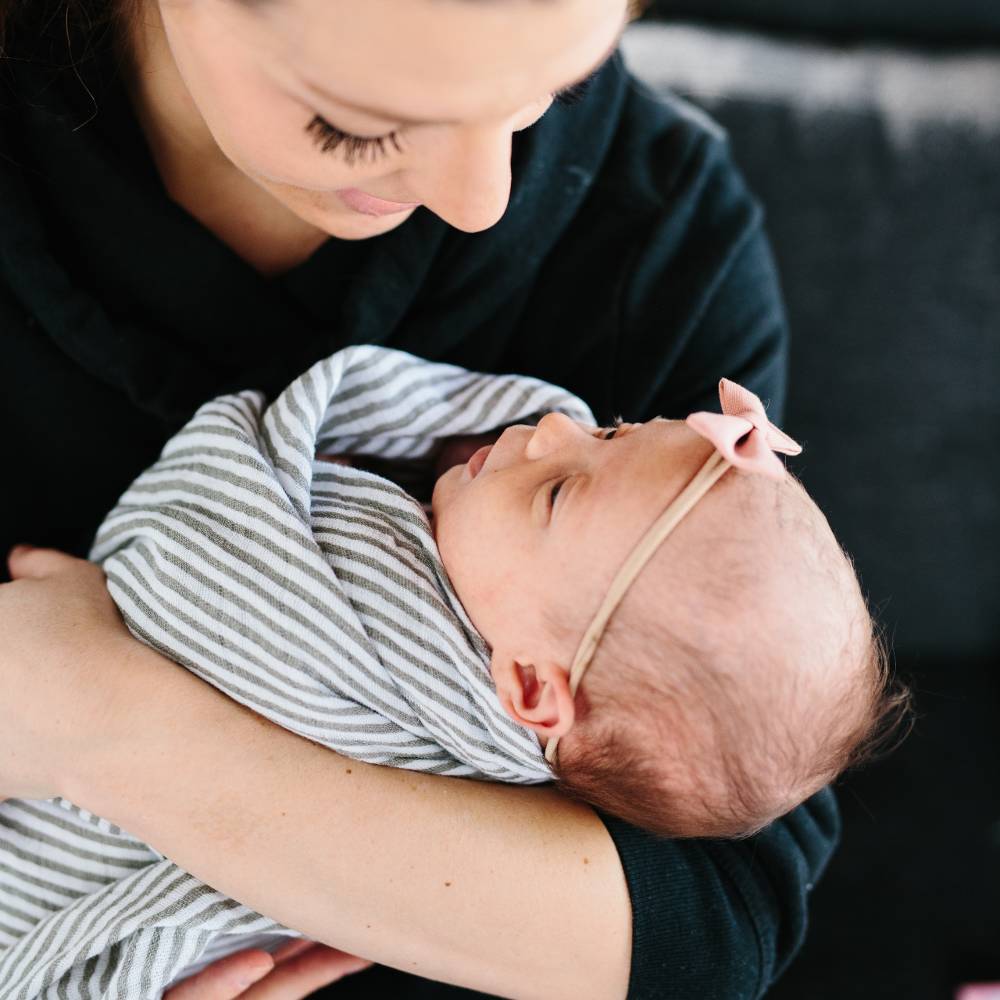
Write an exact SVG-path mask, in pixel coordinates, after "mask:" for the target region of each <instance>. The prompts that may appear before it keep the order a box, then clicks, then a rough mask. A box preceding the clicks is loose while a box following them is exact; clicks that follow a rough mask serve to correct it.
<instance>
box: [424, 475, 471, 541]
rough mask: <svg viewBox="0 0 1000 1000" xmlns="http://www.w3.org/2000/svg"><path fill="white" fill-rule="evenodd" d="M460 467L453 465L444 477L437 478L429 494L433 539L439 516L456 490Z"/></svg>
mask: <svg viewBox="0 0 1000 1000" xmlns="http://www.w3.org/2000/svg"><path fill="white" fill-rule="evenodd" d="M462 468H463V467H462V466H461V465H453V466H452V467H451V468H450V469H449V470H448V471H447V472H446V473H444V475H442V476H438V480H437V482H436V483H435V484H434V492H433V493H431V514H430V518H431V528H432V529H433V531H434V537H435V538H437V529H438V525H439V524H440V520H441V515H442V513H443V512H444V511H445V510H446V509H447V507H448V505H449V504H450V503H451V501H452V499H453V498H454V496H455V493H456V492H457V490H458V480H459V477H460V476H461V475H462Z"/></svg>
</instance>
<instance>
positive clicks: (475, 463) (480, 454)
mask: <svg viewBox="0 0 1000 1000" xmlns="http://www.w3.org/2000/svg"><path fill="white" fill-rule="evenodd" d="M492 450H493V445H491V444H488V445H485V446H484V447H482V448H480V449H479V451H476V452H473V454H472V457H471V458H470V459H469V461H468V462H466V463H465V467H466V469H467V470H468V472H469V479H475V478H476V476H478V475H479V473H480V471H481V470H482V467H483V466H484V465H485V464H486V458H487V456H488V455H489V453H490V452H491V451H492Z"/></svg>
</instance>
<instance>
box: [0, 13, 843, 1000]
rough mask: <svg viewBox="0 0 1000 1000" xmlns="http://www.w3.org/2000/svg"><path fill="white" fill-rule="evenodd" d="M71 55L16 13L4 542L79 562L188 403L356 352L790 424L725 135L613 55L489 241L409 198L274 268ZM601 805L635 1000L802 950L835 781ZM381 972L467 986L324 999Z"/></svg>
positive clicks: (0, 146)
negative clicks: (341, 351) (240, 245)
mask: <svg viewBox="0 0 1000 1000" xmlns="http://www.w3.org/2000/svg"><path fill="white" fill-rule="evenodd" d="M60 27H61V25H60ZM71 37H72V36H71ZM61 45H64V38H63V36H62V35H60V34H59V33H58V32H56V33H55V34H54V35H52V41H51V42H50V40H49V36H48V35H46V34H45V33H44V32H42V31H40V30H38V29H30V30H29V28H28V27H27V26H26V25H24V26H22V27H21V30H20V34H19V37H18V36H17V35H15V37H14V38H12V39H11V44H10V47H9V51H10V52H11V53H12V54H13V56H14V58H10V59H7V60H6V61H5V65H4V66H3V68H2V76H3V83H2V85H0V94H2V96H0V331H2V337H0V363H2V364H3V370H4V372H5V379H4V392H3V393H2V395H0V421H2V426H3V429H4V432H5V433H4V439H5V443H6V449H5V451H6V454H5V469H6V475H5V477H4V479H5V488H4V490H3V491H2V494H0V550H2V551H3V552H6V550H7V549H8V548H9V547H10V545H12V544H13V543H15V542H19V541H24V542H30V543H32V544H36V545H51V546H55V547H59V548H63V549H66V550H69V551H72V552H75V553H77V554H81V555H82V554H84V553H85V552H86V551H87V548H88V545H89V542H90V539H91V536H92V534H93V532H94V530H95V529H96V528H97V526H98V524H99V523H100V521H101V520H102V518H103V516H104V514H105V513H106V512H107V511H108V510H109V509H110V508H111V506H112V505H113V504H114V501H115V500H116V499H117V497H118V495H119V494H120V493H121V491H122V490H123V489H124V488H125V487H126V486H127V485H128V484H129V483H130V482H131V480H132V479H133V478H134V477H135V476H136V475H137V474H138V473H139V472H140V471H141V470H142V469H143V468H145V467H146V466H147V465H149V464H150V463H151V462H152V461H153V460H154V459H155V457H156V456H157V454H158V452H159V449H160V448H161V447H162V445H163V444H164V442H165V441H166V440H167V438H168V437H170V435H171V434H173V433H174V432H175V431H176V430H177V429H179V427H180V426H181V425H182V424H183V422H184V421H185V420H186V419H187V418H188V417H189V416H190V415H191V413H192V412H193V411H194V409H195V408H196V407H197V406H198V405H199V404H200V403H202V402H204V401H205V400H206V399H208V398H210V397H212V396H215V395H218V394H220V393H222V392H229V391H233V390H238V389H244V388H251V387H252V388H261V389H264V390H265V391H267V392H270V393H274V392H277V391H278V390H279V389H280V388H282V387H283V386H284V385H285V384H286V383H287V382H289V381H290V380H291V379H292V378H293V377H294V376H295V375H297V374H299V373H300V372H301V371H302V370H304V369H305V368H306V367H308V366H309V365H310V364H312V363H313V362H314V361H316V360H317V359H319V358H321V357H323V356H325V355H327V354H330V353H332V352H333V351H335V350H337V349H338V348H339V347H342V346H344V345H346V344H352V343H380V344H385V345H387V346H391V347H395V348H399V349H403V350H408V351H412V352H413V353H416V354H420V355H423V356H425V357H428V358H431V359H434V360H438V361H447V362H452V363H455V364H461V365H464V366H467V367H470V368H475V369H479V370H484V371H516V372H523V373H527V374H531V375H535V376H539V377H542V378H545V379H549V380H551V381H553V382H556V383H559V384H561V385H564V386H567V387H568V388H569V389H571V390H572V391H574V392H576V393H577V394H579V395H580V396H582V397H583V398H584V399H585V400H587V402H588V403H589V404H590V405H591V407H592V408H593V410H594V412H595V414H596V415H597V416H598V419H599V420H602V421H603V420H606V419H608V418H610V417H612V416H614V415H619V414H620V415H623V416H625V417H626V418H627V419H630V420H641V419H646V418H649V417H650V416H653V415H655V414H663V415H666V416H684V415H686V414H687V413H689V412H691V411H692V410H694V409H699V408H715V407H716V405H717V389H716V385H717V382H718V379H719V378H720V377H721V376H727V377H730V378H734V379H736V380H738V381H740V382H742V383H743V384H745V385H747V386H748V387H750V388H751V389H753V390H754V391H755V392H757V393H758V394H760V395H761V396H762V397H763V398H764V399H765V401H767V400H769V401H770V406H771V412H772V414H778V415H779V416H780V409H781V405H782V403H783V388H784V387H783V377H784V370H785V350H786V330H785V321H784V314H783V310H782V306H781V299H780V292H779V288H778V282H777V278H776V275H775V271H774V266H773V262H772V259H771V255H770V251H769V248H768V245H767V241H766V239H765V236H764V234H763V230H762V218H761V211H760V208H759V206H758V205H757V203H756V202H755V201H754V199H753V198H752V197H751V196H750V195H749V194H748V193H747V191H746V189H745V188H744V185H743V182H742V180H741V178H740V176H739V173H738V172H737V170H736V169H735V168H734V166H733V164H732V162H731V160H730V155H729V150H728V146H727V143H726V140H725V137H724V135H723V134H722V133H721V132H720V131H719V129H718V128H717V127H716V126H715V125H713V124H712V123H710V122H709V121H707V120H706V119H704V118H703V117H702V116H701V115H700V114H698V113H697V112H695V111H693V110H692V109H691V108H689V107H688V106H686V105H684V104H683V103H682V102H680V101H666V102H665V101H663V100H662V99H660V98H657V97H654V96H653V95H652V94H650V93H649V92H648V91H647V90H645V89H644V88H643V87H642V86H641V85H640V84H639V83H638V82H636V81H635V80H634V79H632V78H631V77H629V76H628V74H627V73H626V71H625V70H624V68H623V66H622V63H621V61H620V59H619V58H618V57H617V56H616V57H614V58H613V59H612V60H610V61H609V62H608V64H607V65H606V66H605V67H604V69H603V70H602V71H601V72H600V74H599V75H598V77H597V78H596V81H595V83H594V85H593V86H592V88H591V90H590V92H589V93H588V96H587V97H586V99H585V100H584V101H583V102H582V103H581V104H579V105H577V106H575V107H571V108H564V107H558V106H557V107H554V108H552V109H551V110H550V111H549V112H548V113H547V114H546V115H545V117H544V118H543V119H542V120H541V121H540V122H539V123H538V124H536V125H535V126H534V127H533V128H531V129H529V130H528V131H526V132H524V133H519V134H518V135H517V136H516V137H515V148H514V160H513V187H512V193H511V200H510V204H509V207H508V209H507V212H506V214H505V215H504V217H503V218H502V219H501V220H500V222H499V223H497V224H496V225H495V226H494V227H492V228H491V229H489V230H487V231H485V232H482V233H476V234H471V235H470V234H465V233H461V232H458V231H455V230H453V229H450V228H449V227H448V226H447V225H446V224H444V223H443V222H442V221H441V220H440V219H438V218H437V217H435V216H433V215H432V214H431V213H429V212H428V211H427V210H426V209H418V210H417V211H416V212H415V213H414V214H413V215H412V216H411V217H410V218H409V219H408V220H407V221H406V222H405V223H403V224H402V225H401V226H400V227H398V228H397V229H395V230H392V231H391V232H389V233H386V234H385V235H383V236H378V237H374V238H372V239H368V240H362V241H341V240H336V239H330V240H329V241H327V242H326V243H325V244H323V246H322V247H321V248H320V249H319V250H317V251H316V252H315V253H314V254H313V255H312V256H311V257H310V258H309V259H308V260H307V261H305V262H304V263H303V264H301V265H300V266H298V267H295V268H294V269H292V270H291V271H289V272H287V273H285V274H283V275H281V276H279V277H274V278H264V277H262V276H260V275H259V274H258V273H257V272H256V271H254V270H253V268H252V267H250V266H249V265H248V264H247V263H245V262H244V261H243V260H242V259H240V258H239V257H238V256H237V255H236V254H235V253H234V252H233V251H232V250H230V249H229V248H228V247H227V246H226V245H225V244H223V243H222V242H221V241H220V240H219V239H218V238H217V237H216V236H215V235H214V234H213V233H211V232H210V231H209V230H207V229H205V228H204V227H203V226H201V225H200V223H198V222H197V221H196V220H195V219H194V218H193V217H191V216H190V215H189V214H187V213H186V212H185V211H184V210H183V209H181V208H180V207H179V206H177V205H176V204H175V203H174V202H172V201H171V200H170V198H169V197H168V196H167V194H166V193H165V191H164V189H163V186H162V184H161V182H160V179H159V176H158V174H157V172H156V169H155V166H154V164H153V162H152V160H151V158H150V156H149V153H148V151H147V148H146V145H145V141H144V138H143V136H142V133H141V131H140V129H139V127H138V125H137V123H136V120H135V118H134V116H133V114H132V110H131V107H130V105H129V103H128V99H127V97H126V95H125V91H124V89H123V87H122V85H121V82H120V79H119V76H118V70H117V64H116V61H115V59H114V57H113V54H112V49H111V46H110V45H109V44H108V43H107V41H106V40H101V39H99V40H97V42H94V40H93V39H91V44H90V47H89V49H88V48H87V46H86V45H81V43H80V42H79V41H78V42H77V45H78V47H77V48H76V49H74V52H75V54H76V62H75V66H74V68H72V69H69V68H67V64H68V63H69V62H70V60H69V59H68V58H67V55H66V52H65V51H64V50H62V49H61V48H60V46H61ZM81 53H82V55H81ZM601 818H602V820H603V821H604V822H605V823H606V825H607V828H608V830H609V832H610V834H611V836H612V838H613V839H614V841H615V844H616V846H617V848H618V851H619V853H620V855H621V860H622V864H623V866H624V870H625V874H626V877H627V880H628V885H629V890H630V895H631V899H632V907H633V920H634V932H633V958H632V974H631V983H630V988H629V998H630V1000H647V998H648V1000H653V998H656V1000H673V998H684V1000H695V998H697V1000H711V998H719V1000H723V998H724V1000H731V998H732V1000H738V998H752V997H756V996H759V995H761V994H762V993H763V992H764V991H765V990H766V988H767V986H768V985H769V984H770V982H771V981H772V980H773V979H774V977H775V976H776V975H777V974H778V973H779V972H780V971H781V969H782V968H783V967H784V966H785V964H786V963H787V962H788V961H789V959H790V958H791V956H792V955H793V953H794V952H795V950H796V949H797V947H798V945H799V943H800V942H801V939H802V935H803V933H804V930H805V916H806V898H807V893H808V891H809V889H811V887H812V883H813V882H814V881H815V879H816V878H817V877H818V875H819V873H820V871H821V870H822V868H823V866H824V865H825V863H826V861H827V858H828V856H829V854H830V851H831V850H832V846H833V844H834V842H835V839H836V834H837V815H836V809H835V806H834V804H833V799H832V796H831V795H830V794H829V793H821V794H820V795H819V796H817V797H815V798H814V799H812V800H811V801H810V802H809V803H807V804H806V805H804V806H802V807H801V808H799V809H798V810H796V811H795V812H794V813H792V814H791V815H790V816H788V817H786V818H785V819H783V820H781V821H779V822H777V823H775V824H774V825H773V826H772V827H770V828H769V829H768V830H766V831H765V832H764V833H762V834H760V835H759V836H757V837H755V838H753V839H751V840H748V841H744V842H738V843H725V842H705V841H701V842H695V841H688V842H684V841H666V840H658V839H656V838H654V837H652V836H650V835H648V834H645V833H643V832H642V831H639V830H637V829H635V828H633V827H631V826H628V825H627V824H625V823H622V822H620V821H618V820H615V819H613V818H610V817H604V816H602V817H601ZM485 960H487V959H485V958H484V961H485ZM376 983H377V984H378V985H379V988H381V989H384V990H386V991H387V994H388V995H392V996H396V997H400V998H405V997H445V996H449V997H450V996H455V997H458V996H466V997H469V996H473V995H475V994H472V993H469V992H468V991H463V990H459V989H457V988H455V987H447V986H443V985H441V984H437V983H431V982H429V981H426V980H420V979H417V978H416V977H412V976H408V975H406V974H403V973H399V972H395V971H394V970H390V969H377V970H372V971H370V972H366V973H363V974H361V975H360V976H355V977H350V978H349V979H347V980H344V981H343V982H341V983H338V984H336V986H334V987H332V988H331V990H330V996H331V997H337V998H344V1000H347V998H349V997H351V996H353V995H357V996H368V995H371V991H372V990H373V989H375V988H376ZM352 991H354V992H352Z"/></svg>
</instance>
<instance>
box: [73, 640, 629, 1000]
mask: <svg viewBox="0 0 1000 1000" xmlns="http://www.w3.org/2000/svg"><path fill="white" fill-rule="evenodd" d="M123 666H124V667H125V670H126V671H127V673H128V674H129V683H128V688H127V691H122V690H119V692H118V696H117V699H116V700H117V706H118V708H117V710H116V712H115V714H114V716H113V718H112V719H111V720H109V723H110V724H109V730H108V731H107V732H106V733H105V734H104V737H103V738H102V739H101V740H100V741H95V744H94V748H93V752H92V753H89V754H87V755H85V756H84V757H83V758H82V759H79V760H77V761H76V762H75V765H74V768H73V775H72V779H71V782H70V787H69V788H68V789H67V793H68V794H67V797H68V798H70V799H71V800H73V801H75V802H77V803H79V804H82V805H83V806H85V807H86V808H88V809H91V810H92V811H94V812H96V813H98V814H99V815H102V816H105V817H106V818H108V819H110V820H112V821H113V822H115V823H118V824H119V825H120V826H122V827H124V828H125V829H127V830H128V831H129V832H130V833H132V834H133V835H135V836H138V837H140V838H141V839H142V840H144V841H147V842H148V843H150V844H151V845H152V846H154V847H155V848H157V849H158V850H160V851H162V852H163V853H164V854H166V855H167V856H169V857H170V858H171V859H172V860H173V861H175V862H176V863H177V864H179V865H180V866H181V867H183V868H185V869H186V870H188V871H190V872H192V873H193V874H195V875H197V876H198V877H199V878H201V879H203V880H204V881H206V882H208V883H210V884H211V885H213V886H214V887H215V888H217V889H220V890H221V891H223V892H225V893H227V894H228V895H230V896H233V897H234V898H236V899H239V900H240V901H241V902H243V903H245V904H247V905H249V906H251V907H253V908H254V909H257V910H259V911H261V912H264V913H266V914H268V915H269V916H271V917H274V918H275V919H277V920H279V921H281V922H282V923H285V924H287V925H289V926H291V927H293V928H295V929H296V930H299V931H301V932H303V933H304V934H306V935H307V936H309V937H311V938H313V939H315V940H319V941H323V942H326V943H328V944H335V945H336V946H337V947H338V948H340V949H343V950H344V951H347V952H350V953H353V954H356V955H363V956H365V957H366V958H370V959H374V960H375V961H377V962H381V963H383V964H386V965H391V966H394V967H396V968H400V969H405V970H407V971H410V972H414V973H417V974H419V975H422V976H426V977H429V978H432V979H438V980H443V981H446V982H452V983H459V984H462V985H465V986H470V987H473V988H475V989H479V990H483V991H485V992H489V993H495V994H499V995H501V996H510V997H525V998H528V997H546V998H555V997H567V998H574V1000H578V998H579V997H583V996H586V997H593V998H595V1000H596V998H601V997H607V998H609V1000H610V998H615V1000H617V998H621V997H624V996H625V992H626V985H627V981H628V969H629V956H630V934H629V928H630V910H629V900H628V893H627V891H626V886H625V882H624V878H623V875H622V870H621V865H620V863H619V861H618V855H617V852H616V850H615V847H614V844H613V842H612V840H611V838H610V836H609V835H608V833H607V830H606V829H605V827H604V825H603V824H602V823H601V822H600V820H599V819H598V818H597V817H596V816H595V814H594V813H593V811H592V810H590V809H587V808H584V807H582V806H578V805H574V804H572V803H570V802H569V801H568V800H566V799H565V798H564V797H562V796H561V795H559V794H557V793H556V792H554V791H552V790H551V789H550V788H517V787H513V786H501V785H495V784H487V783H484V782H476V781H469V780H462V779H456V778H441V777H437V776H433V775H427V774H423V773H415V772H412V771H403V770H399V769H395V768H388V767H376V766H373V765H366V764H362V763H358V762H357V761H353V760H349V759H347V758H344V757H341V756H340V755H338V754H335V753H333V752H332V751H330V750H327V749H325V748H322V747H319V746H317V745H315V744H313V743H310V742H308V741H306V740H304V739H301V738H299V737H297V736H294V735H292V734H290V733H288V732H286V731H284V730H282V729H279V728H277V727H275V726H273V725H271V724H270V723H268V722H266V721H264V720H262V719H261V718H260V717H259V716H256V715H254V714H253V713H251V712H250V711H248V710H247V709H244V708H242V707H241V706H239V705H237V704H236V703H235V702H232V701H230V700H229V699H226V698H222V697H219V695H218V693H217V692H216V691H214V690H213V689H212V688H211V687H209V686H208V685H206V684H204V683H203V682H202V681H199V680H198V679H197V678H195V677H194V676H193V675H192V674H190V673H188V672H187V671H184V670H182V669H181V668H178V667H176V666H174V665H173V664H171V663H170V662H169V661H167V660H165V659H163V658H162V657H160V656H159V654H157V653H155V652H154V651H152V650H150V649H148V648H146V647H142V646H139V645H138V644H136V646H135V648H134V649H133V650H131V651H130V654H129V657H128V662H127V664H123ZM264 866H266V871H267V875H266V878H265V877H262V874H261V870H262V868H263V867H264Z"/></svg>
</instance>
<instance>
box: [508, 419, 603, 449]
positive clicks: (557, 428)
mask: <svg viewBox="0 0 1000 1000" xmlns="http://www.w3.org/2000/svg"><path fill="white" fill-rule="evenodd" d="M590 437H591V435H589V434H588V433H587V432H586V431H585V430H584V429H583V428H582V427H581V426H580V425H579V424H578V423H576V421H575V420H571V419H570V418H569V417H567V416H566V415H565V414H564V413H546V414H545V416H544V417H542V419H541V420H539V421H538V425H537V426H536V427H535V432H534V433H533V434H532V435H531V439H530V440H529V441H528V444H527V446H526V447H525V450H524V453H525V456H526V457H527V458H529V459H536V458H542V457H544V456H545V455H547V454H548V453H549V452H551V451H555V450H556V449H557V448H565V447H566V446H567V445H571V444H575V443H576V442H578V441H580V440H582V439H585V438H587V439H589V438H590Z"/></svg>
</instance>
